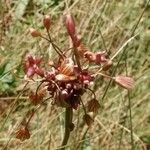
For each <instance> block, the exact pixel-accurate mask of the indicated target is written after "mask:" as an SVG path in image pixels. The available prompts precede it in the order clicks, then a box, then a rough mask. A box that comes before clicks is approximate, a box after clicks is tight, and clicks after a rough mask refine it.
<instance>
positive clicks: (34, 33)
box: [29, 28, 41, 37]
mask: <svg viewBox="0 0 150 150" xmlns="http://www.w3.org/2000/svg"><path fill="white" fill-rule="evenodd" d="M29 32H30V33H31V35H32V36H33V37H38V36H41V33H40V32H39V31H37V30H36V29H34V28H30V29H29Z"/></svg>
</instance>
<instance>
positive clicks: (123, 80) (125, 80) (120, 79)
mask: <svg viewBox="0 0 150 150" xmlns="http://www.w3.org/2000/svg"><path fill="white" fill-rule="evenodd" d="M114 80H115V82H116V83H117V84H118V85H120V86H121V87H123V88H125V89H127V90H130V89H132V88H133V86H134V80H133V78H131V77H127V76H122V75H119V76H116V77H114Z"/></svg>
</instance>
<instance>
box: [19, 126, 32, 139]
mask: <svg viewBox="0 0 150 150" xmlns="http://www.w3.org/2000/svg"><path fill="white" fill-rule="evenodd" d="M16 138H17V139H20V140H21V141H24V140H26V139H29V138H30V132H29V130H28V128H27V127H24V126H21V127H20V128H19V129H18V130H17V131H16Z"/></svg>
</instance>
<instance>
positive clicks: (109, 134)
mask: <svg viewBox="0 0 150 150" xmlns="http://www.w3.org/2000/svg"><path fill="white" fill-rule="evenodd" d="M147 1H148V0H136V1H135V0H74V1H73V0H51V1H49V0H13V1H11V0H1V1H0V148H2V149H4V148H5V149H8V150H12V149H13V150H32V149H36V150H45V149H52V150H54V149H56V148H57V147H58V146H60V141H61V140H62V138H63V129H64V112H63V111H64V110H63V109H62V108H57V107H55V106H51V103H50V102H47V103H46V104H44V105H43V106H42V107H41V108H40V109H39V111H38V112H37V113H36V116H35V117H34V118H33V120H32V124H31V126H30V130H31V132H32V135H31V138H30V139H29V140H26V141H25V142H20V141H19V140H17V139H15V138H14V136H13V135H12V133H13V131H14V130H15V128H16V126H17V125H18V124H19V122H20V121H21V119H22V118H23V116H24V115H25V113H26V112H27V111H28V105H29V100H28V96H27V93H26V91H27V90H28V89H26V91H25V92H24V94H23V95H21V96H20V98H19V99H17V96H18V95H19V93H20V91H21V89H22V87H23V86H24V73H23V69H22V57H23V55H24V53H25V52H27V51H30V52H32V53H34V54H38V55H43V56H44V55H45V53H46V52H48V53H46V56H47V57H49V58H51V57H53V55H54V54H52V53H51V51H50V49H51V48H50V45H49V44H48V43H47V42H46V41H44V40H41V39H39V38H37V39H35V38H32V37H31V36H30V35H29V34H28V29H29V28H30V27H36V28H38V29H39V30H41V29H43V26H42V21H41V20H42V18H43V14H48V15H50V16H51V18H52V27H51V33H52V36H53V38H54V39H56V42H57V43H58V45H59V46H60V47H62V49H63V48H64V47H66V46H67V45H68V38H67V36H66V35H67V33H66V29H65V28H64V25H63V14H64V13H65V12H66V11H68V10H69V11H70V12H71V13H72V14H73V15H74V17H75V20H76V25H77V28H78V33H79V34H80V35H81V37H82V38H83V41H84V43H85V45H86V46H87V47H89V48H90V49H91V50H92V51H98V50H102V49H107V50H109V52H110V56H113V54H114V53H115V52H117V51H118V50H119V49H120V48H121V52H120V53H118V55H117V57H115V59H114V62H116V63H114V65H116V64H117V61H118V60H119V59H118V58H120V56H121V53H122V51H123V50H124V49H125V50H126V51H125V52H126V53H125V55H124V56H123V58H122V59H121V62H120V64H119V65H118V67H117V72H116V74H120V73H122V74H126V73H127V74H128V75H130V76H133V77H134V79H135V88H134V89H133V90H132V91H131V92H130V96H129V95H128V93H127V91H126V90H121V89H120V88H118V86H115V85H113V84H112V85H111V86H110V88H109V89H108V91H107V94H106V96H105V97H104V96H103V95H104V91H105V89H106V87H107V85H108V83H109V82H108V81H107V80H103V79H102V78H97V79H96V83H95V85H93V89H95V91H96V95H97V97H98V100H99V101H100V102H101V105H102V107H101V108H100V110H99V113H98V115H97V116H96V118H95V121H94V124H93V125H92V127H91V128H90V129H88V127H87V126H86V125H83V124H82V110H80V109H79V110H77V111H74V113H75V117H74V124H75V125H76V127H75V129H74V131H73V132H72V134H71V137H70V140H69V143H68V149H71V150H77V149H81V150H100V149H102V150H129V149H136V150H142V149H145V150H148V149H150V103H149V97H150V92H149V89H150V69H149V68H150V13H149V12H150V4H148V5H147ZM146 5H147V7H146V8H145V6H146ZM143 10H144V11H143ZM143 12H144V13H143ZM139 19H140V22H139V23H138V21H139ZM137 23H138V26H136V25H137ZM134 29H136V30H135V32H134V34H133V31H134ZM132 36H134V38H132V39H131V37H132ZM126 42H128V44H126ZM124 44H126V46H124V47H122V46H123V45H124ZM126 68H127V69H126ZM16 99H17V100H16ZM87 99H89V95H85V96H84V102H85V103H86V100H87ZM131 115H132V116H131ZM10 139H11V140H10ZM8 142H9V143H8ZM6 146H7V148H6Z"/></svg>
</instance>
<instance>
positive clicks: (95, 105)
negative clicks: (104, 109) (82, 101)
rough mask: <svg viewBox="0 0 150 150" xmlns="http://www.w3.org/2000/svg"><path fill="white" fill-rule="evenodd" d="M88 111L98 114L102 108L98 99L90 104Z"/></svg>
mask: <svg viewBox="0 0 150 150" xmlns="http://www.w3.org/2000/svg"><path fill="white" fill-rule="evenodd" d="M87 107H88V111H89V112H94V113H97V112H98V109H99V108H100V104H99V102H98V101H97V100H96V99H92V100H90V101H89V102H88V106H87Z"/></svg>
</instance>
